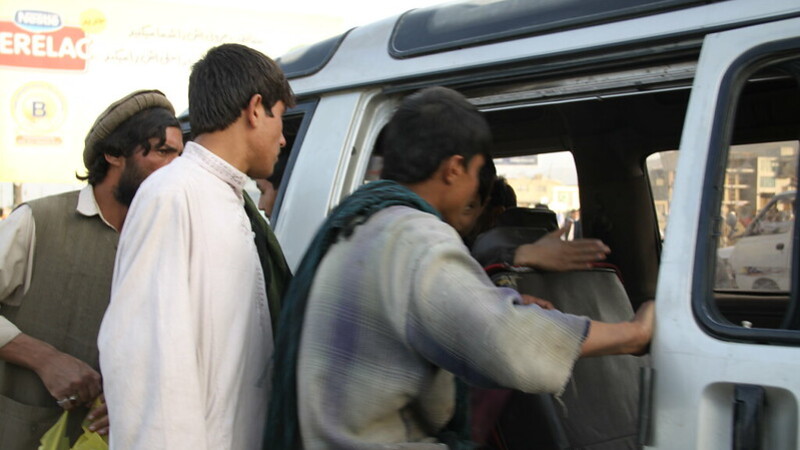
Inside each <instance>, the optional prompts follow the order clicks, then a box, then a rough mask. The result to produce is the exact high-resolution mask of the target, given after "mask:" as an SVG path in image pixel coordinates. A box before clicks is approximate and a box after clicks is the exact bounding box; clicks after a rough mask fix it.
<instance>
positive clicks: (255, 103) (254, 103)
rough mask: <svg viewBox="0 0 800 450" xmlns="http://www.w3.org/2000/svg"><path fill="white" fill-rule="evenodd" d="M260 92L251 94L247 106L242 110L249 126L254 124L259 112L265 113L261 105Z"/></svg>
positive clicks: (259, 114)
mask: <svg viewBox="0 0 800 450" xmlns="http://www.w3.org/2000/svg"><path fill="white" fill-rule="evenodd" d="M261 101H262V97H261V94H253V96H252V97H250V101H249V102H247V108H245V110H244V114H245V118H246V119H247V123H248V124H250V126H255V125H256V123H257V122H258V118H259V117H260V116H261V114H266V111H265V110H264V107H262V106H261Z"/></svg>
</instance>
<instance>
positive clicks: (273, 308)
mask: <svg viewBox="0 0 800 450" xmlns="http://www.w3.org/2000/svg"><path fill="white" fill-rule="evenodd" d="M242 194H243V195H244V211H245V213H247V217H248V218H249V219H250V227H251V228H252V229H253V233H254V237H253V239H254V240H255V243H256V250H257V251H258V260H259V262H260V263H261V269H262V271H263V272H264V283H266V285H267V302H268V303H269V317H270V320H271V322H272V337H273V338H275V336H276V335H277V327H278V318H279V316H280V313H281V298H283V294H284V293H285V292H286V288H287V287H288V286H289V282H290V281H292V272H291V271H290V270H289V265H288V264H286V258H284V256H283V251H281V245H280V244H279V243H278V239H277V238H276V237H275V233H273V232H272V228H270V226H269V224H267V221H266V220H264V217H262V216H261V213H259V212H258V208H257V207H256V205H255V203H253V199H251V198H250V196H249V195H247V192H243V193H242Z"/></svg>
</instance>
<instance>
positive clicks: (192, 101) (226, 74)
mask: <svg viewBox="0 0 800 450" xmlns="http://www.w3.org/2000/svg"><path fill="white" fill-rule="evenodd" d="M256 94H261V97H262V102H263V105H264V110H265V111H266V112H267V114H269V115H272V111H271V110H272V107H273V106H275V104H276V103H278V101H283V103H284V105H286V107H287V108H291V107H292V106H294V94H293V93H292V88H291V87H289V81H288V80H287V79H286V76H285V75H284V74H283V71H282V70H281V68H280V67H278V65H277V64H276V63H275V61H273V60H272V59H270V58H269V57H268V56H267V55H265V54H263V53H261V52H259V51H258V50H254V49H252V48H250V47H247V46H244V45H240V44H223V45H220V46H217V47H214V48H212V49H211V50H209V51H208V53H206V55H205V56H204V57H203V58H202V59H201V60H199V61H197V62H196V63H195V64H194V66H192V74H191V75H190V76H189V123H190V124H191V127H192V135H194V136H198V135H200V134H203V133H211V132H214V131H219V130H224V129H226V128H228V126H230V125H231V124H232V123H234V122H235V121H236V119H238V118H239V116H241V114H242V110H243V109H245V108H246V107H247V105H248V103H249V102H250V99H251V98H253V96H254V95H256Z"/></svg>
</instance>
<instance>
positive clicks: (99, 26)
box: [80, 9, 106, 34]
mask: <svg viewBox="0 0 800 450" xmlns="http://www.w3.org/2000/svg"><path fill="white" fill-rule="evenodd" d="M80 20H81V29H82V30H83V31H85V32H86V33H90V34H97V33H102V32H103V31H105V29H106V16H105V15H104V14H103V13H102V12H100V11H99V10H96V9H87V10H86V11H84V12H82V13H81V18H80Z"/></svg>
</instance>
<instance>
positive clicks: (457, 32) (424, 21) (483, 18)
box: [389, 0, 721, 58]
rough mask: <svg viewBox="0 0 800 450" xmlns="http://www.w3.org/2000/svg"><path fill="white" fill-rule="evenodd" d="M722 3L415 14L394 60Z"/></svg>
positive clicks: (400, 27)
mask: <svg viewBox="0 0 800 450" xmlns="http://www.w3.org/2000/svg"><path fill="white" fill-rule="evenodd" d="M716 1H721V0H603V1H586V0H531V1H524V2H521V1H516V0H501V1H494V2H485V1H477V0H476V1H471V2H463V3H459V4H452V5H446V6H437V7H430V8H424V9H416V10H412V11H409V12H407V13H406V14H404V15H403V16H402V17H400V20H398V21H397V24H396V25H395V29H394V31H393V33H392V38H391V42H390V43H389V53H390V54H391V55H392V56H393V57H395V58H407V57H411V56H417V55H422V54H426V53H435V52H440V51H445V50H450V49H454V48H458V47H464V46H471V45H477V44H484V43H489V42H492V41H498V40H503V39H508V38H512V37H520V36H524V35H532V34H543V33H550V32H554V31H560V30H563V29H567V28H574V27H578V26H588V25H595V24H598V23H604V22H613V21H616V20H622V19H627V18H631V17H635V16H642V15H649V14H654V13H656V12H663V11H665V10H670V9H678V8H685V7H689V6H693V5H697V4H706V3H714V2H716Z"/></svg>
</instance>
